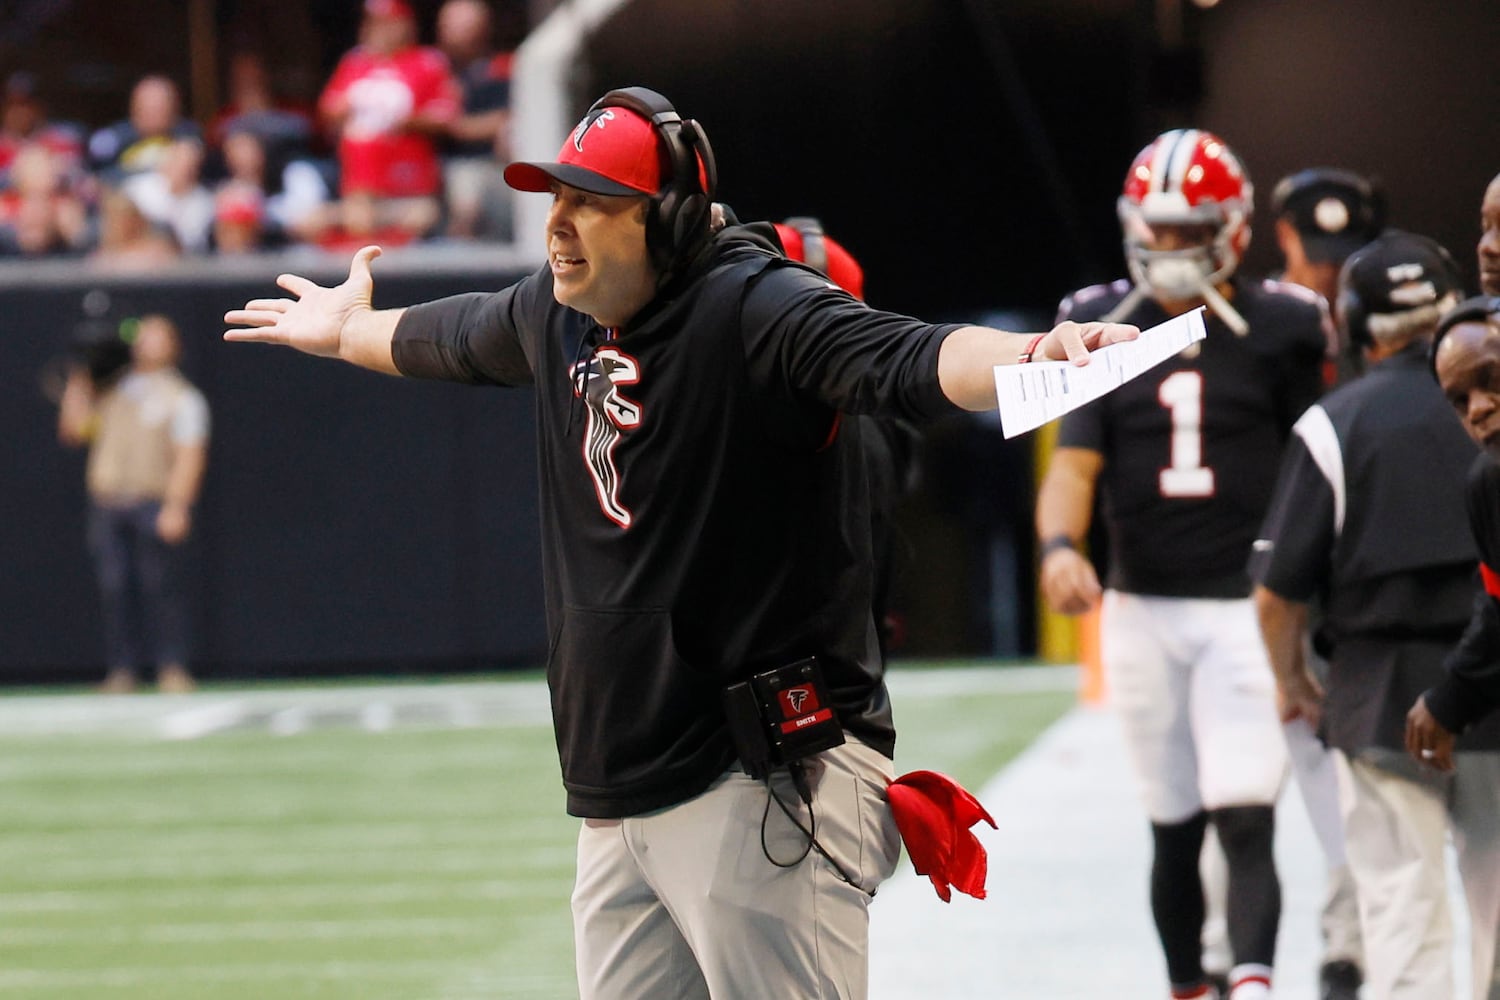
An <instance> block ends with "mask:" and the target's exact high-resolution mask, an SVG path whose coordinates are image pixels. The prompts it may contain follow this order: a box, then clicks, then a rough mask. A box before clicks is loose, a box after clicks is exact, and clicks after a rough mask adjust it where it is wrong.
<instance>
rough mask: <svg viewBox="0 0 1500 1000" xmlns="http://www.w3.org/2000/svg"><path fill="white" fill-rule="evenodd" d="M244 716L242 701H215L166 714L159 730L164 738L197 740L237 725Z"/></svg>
mask: <svg viewBox="0 0 1500 1000" xmlns="http://www.w3.org/2000/svg"><path fill="white" fill-rule="evenodd" d="M244 718H245V706H244V705H243V704H241V703H240V702H238V701H222V702H213V703H210V704H208V705H203V706H200V707H198V708H189V709H185V710H184V711H181V712H173V713H172V714H171V715H168V716H165V717H164V718H163V719H162V720H161V724H160V726H158V732H159V733H160V734H161V738H162V739H164V740H196V739H199V738H200V737H203V736H207V735H208V734H210V733H215V732H218V731H219V730H221V729H229V728H231V727H233V726H236V725H238V724H239V723H240V721H241V720H243V719H244Z"/></svg>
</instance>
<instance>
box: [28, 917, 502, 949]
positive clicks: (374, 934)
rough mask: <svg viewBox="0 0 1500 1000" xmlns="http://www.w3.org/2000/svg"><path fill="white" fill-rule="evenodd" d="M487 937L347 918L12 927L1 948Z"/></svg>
mask: <svg viewBox="0 0 1500 1000" xmlns="http://www.w3.org/2000/svg"><path fill="white" fill-rule="evenodd" d="M482 933H487V928H486V927H485V926H484V922H483V921H481V920H475V919H474V918H473V917H467V916H465V917H382V918H371V917H359V916H356V917H350V918H349V919H348V920H296V919H285V920H244V921H222V920H220V921H201V920H200V921H194V922H193V923H183V924H143V925H140V926H135V925H129V926H123V927H121V926H116V927H11V928H8V929H7V930H6V931H5V943H4V946H3V947H4V948H13V947H16V946H20V945H25V946H32V947H34V946H37V945H56V944H73V943H76V942H78V941H84V942H88V943H90V944H91V945H92V944H106V945H134V944H137V943H141V944H217V943H219V942H223V941H267V942H270V941H302V940H316V941H352V940H360V939H363V938H404V939H410V938H413V937H439V936H441V937H464V936H473V935H474V934H482Z"/></svg>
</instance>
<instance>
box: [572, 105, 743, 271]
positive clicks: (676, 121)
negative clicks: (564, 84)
mask: <svg viewBox="0 0 1500 1000" xmlns="http://www.w3.org/2000/svg"><path fill="white" fill-rule="evenodd" d="M611 107H620V108H626V109H628V110H630V111H634V112H635V113H636V114H638V115H640V116H641V117H642V118H645V119H646V120H647V121H649V122H651V124H652V126H653V127H654V128H655V129H656V134H657V135H658V136H660V137H661V140H662V143H663V145H664V146H665V147H666V152H667V164H666V167H667V175H666V176H665V177H664V178H663V183H662V188H661V191H660V192H658V193H657V194H656V195H655V196H654V197H652V199H651V208H650V211H649V212H648V213H647V216H646V247H647V249H648V250H650V251H651V257H652V260H653V262H655V264H656V266H657V270H658V271H660V272H661V274H662V275H663V276H665V275H669V274H671V273H672V272H674V271H675V270H676V269H677V268H678V267H680V266H681V265H682V264H683V263H684V262H685V261H686V260H687V259H688V258H689V257H690V256H691V255H692V253H693V251H695V250H696V249H697V248H698V247H699V246H700V245H701V244H702V243H703V242H704V241H706V240H707V239H708V238H709V235H710V231H709V225H710V220H711V218H712V212H713V202H714V194H715V192H716V190H717V188H718V183H719V174H718V166H717V164H716V163H715V162H714V154H713V147H712V146H710V145H709V143H708V136H707V135H706V134H704V132H703V129H702V127H701V126H699V124H698V123H697V122H696V121H694V120H692V119H688V120H683V118H682V116H681V115H679V114H678V113H677V109H676V108H674V107H673V106H672V103H671V102H670V101H668V100H667V99H666V98H665V97H663V96H662V95H661V94H658V93H657V92H656V91H654V90H650V89H648V88H646V87H622V88H620V89H619V90H611V91H610V92H609V93H607V94H605V95H604V96H603V97H601V98H599V100H597V101H595V102H594V105H593V107H591V108H589V113H590V114H593V113H594V112H595V111H599V110H602V109H604V108H611ZM700 168H701V171H702V177H701V179H700V175H699V171H700Z"/></svg>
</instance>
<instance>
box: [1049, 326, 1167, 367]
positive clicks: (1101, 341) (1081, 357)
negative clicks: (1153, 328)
mask: <svg viewBox="0 0 1500 1000" xmlns="http://www.w3.org/2000/svg"><path fill="white" fill-rule="evenodd" d="M1140 335H1141V331H1140V328H1139V327H1134V326H1131V325H1130V324H1129V323H1074V322H1073V321H1072V320H1065V321H1063V322H1061V323H1059V324H1057V325H1056V326H1054V327H1053V328H1052V329H1051V330H1050V331H1048V333H1047V336H1045V337H1043V338H1042V342H1041V343H1040V344H1038V345H1037V349H1036V357H1037V358H1038V359H1041V358H1046V359H1047V360H1048V361H1071V362H1073V363H1074V364H1075V365H1086V364H1088V363H1089V352H1090V351H1097V350H1098V349H1099V348H1101V347H1108V346H1109V345H1110V344H1118V343H1120V342H1121V341H1125V340H1134V339H1135V338H1137V337H1139V336H1140Z"/></svg>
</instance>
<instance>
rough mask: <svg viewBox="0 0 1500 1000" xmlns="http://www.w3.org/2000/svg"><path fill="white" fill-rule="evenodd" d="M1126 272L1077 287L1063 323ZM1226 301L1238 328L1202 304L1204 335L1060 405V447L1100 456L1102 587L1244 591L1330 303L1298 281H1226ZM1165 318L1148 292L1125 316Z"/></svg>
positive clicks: (1324, 340) (1087, 312)
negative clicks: (1142, 369)
mask: <svg viewBox="0 0 1500 1000" xmlns="http://www.w3.org/2000/svg"><path fill="white" fill-rule="evenodd" d="M1130 287H1131V286H1130V283H1129V282H1128V281H1124V280H1121V281H1117V282H1115V283H1113V284H1111V285H1096V286H1092V287H1090V288H1085V289H1082V290H1081V291H1078V292H1075V293H1074V294H1072V295H1070V296H1069V297H1068V298H1067V299H1065V300H1064V301H1063V303H1062V306H1061V307H1060V309H1059V319H1072V320H1077V321H1079V322H1087V321H1090V320H1096V319H1098V318H1099V317H1101V316H1103V315H1105V314H1106V313H1108V312H1109V311H1110V310H1111V309H1113V308H1114V307H1115V305H1116V304H1118V303H1119V302H1120V300H1121V299H1123V298H1124V297H1125V295H1126V294H1127V293H1128V292H1129V291H1130ZM1231 301H1232V302H1233V304H1234V307H1235V308H1236V309H1237V310H1238V311H1239V313H1240V315H1241V316H1243V317H1244V318H1245V320H1246V321H1247V322H1248V323H1249V326H1250V332H1249V334H1247V335H1246V336H1243V337H1240V336H1236V335H1235V334H1234V332H1233V331H1231V330H1230V329H1229V328H1228V327H1227V326H1225V325H1224V323H1223V322H1222V321H1220V320H1219V319H1218V318H1217V317H1216V316H1215V315H1214V314H1213V312H1212V310H1209V311H1207V312H1206V313H1205V317H1204V318H1205V321H1206V326H1207V332H1208V336H1207V337H1206V339H1204V340H1203V341H1200V342H1199V343H1197V344H1195V345H1193V346H1192V347H1190V348H1188V349H1187V350H1185V351H1183V352H1182V353H1181V354H1179V355H1177V356H1176V357H1174V358H1171V359H1169V360H1167V361H1165V362H1163V363H1162V364H1160V365H1158V366H1156V367H1155V368H1152V369H1151V370H1149V371H1147V372H1146V373H1145V374H1143V375H1141V376H1139V377H1138V378H1136V379H1134V380H1132V381H1130V382H1127V383H1126V384H1125V385H1123V386H1121V387H1120V388H1118V389H1116V390H1115V391H1113V392H1111V393H1109V394H1108V395H1106V396H1104V397H1102V398H1100V399H1098V400H1095V401H1094V402H1092V403H1090V404H1088V405H1087V406H1084V407H1081V408H1080V409H1078V410H1075V411H1073V412H1072V413H1069V414H1068V415H1067V416H1065V417H1064V418H1063V420H1062V425H1061V428H1060V430H1059V434H1058V442H1057V443H1058V446H1059V447H1071V448H1088V449H1091V450H1093V451H1097V452H1099V453H1101V454H1102V455H1103V456H1104V467H1103V471H1102V472H1101V475H1100V481H1099V486H1100V499H1101V502H1102V510H1103V513H1104V519H1105V523H1106V527H1107V530H1108V535H1109V570H1108V585H1109V586H1110V587H1112V588H1114V589H1117V590H1123V591H1129V592H1132V593H1140V594H1156V595H1162V596H1172V597H1240V596H1244V595H1246V594H1248V593H1249V592H1250V579H1249V576H1248V574H1247V572H1246V563H1247V561H1248V558H1249V555H1250V548H1251V545H1252V543H1253V542H1254V541H1255V536H1256V533H1257V529H1258V528H1259V526H1260V522H1261V518H1262V516H1263V515H1264V514H1265V510H1266V506H1267V504H1268V503H1269V502H1270V497H1271V489H1272V486H1273V485H1274V484H1275V480H1276V470H1277V466H1278V463H1279V461H1280V457H1281V449H1282V445H1283V443H1284V442H1285V441H1286V438H1287V435H1288V433H1289V432H1290V429H1291V426H1292V424H1293V423H1294V422H1295V421H1296V419H1297V417H1298V416H1300V415H1301V413H1302V411H1303V410H1305V409H1306V408H1307V407H1308V406H1309V405H1310V404H1312V403H1313V402H1314V401H1315V400H1316V399H1317V398H1318V396H1319V395H1320V394H1321V392H1322V364H1323V359H1324V357H1325V355H1326V353H1327V350H1328V345H1329V343H1330V337H1331V324H1330V323H1329V320H1328V310H1327V307H1326V306H1325V305H1324V303H1323V300H1322V299H1321V298H1320V297H1318V296H1317V295H1316V294H1315V293H1313V292H1310V291H1308V290H1306V289H1304V288H1301V287H1299V286H1296V285H1290V284H1283V283H1280V282H1272V281H1249V280H1239V279H1236V280H1235V282H1234V290H1233V296H1232V299H1231ZM1168 318H1169V317H1168V316H1167V314H1166V313H1165V312H1164V311H1163V310H1162V308H1161V307H1160V306H1159V305H1158V304H1157V303H1156V302H1155V301H1154V300H1151V299H1144V300H1142V302H1141V303H1140V304H1139V305H1137V306H1136V307H1135V308H1134V309H1133V310H1132V311H1131V312H1130V314H1129V315H1127V316H1125V317H1123V321H1124V322H1128V323H1133V324H1135V325H1137V326H1139V327H1141V328H1142V329H1146V328H1148V327H1151V326H1154V325H1156V324H1158V323H1161V322H1164V321H1165V320H1166V319H1168Z"/></svg>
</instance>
